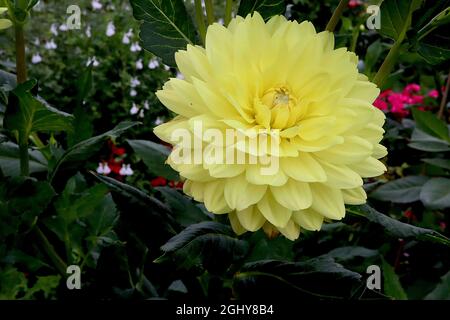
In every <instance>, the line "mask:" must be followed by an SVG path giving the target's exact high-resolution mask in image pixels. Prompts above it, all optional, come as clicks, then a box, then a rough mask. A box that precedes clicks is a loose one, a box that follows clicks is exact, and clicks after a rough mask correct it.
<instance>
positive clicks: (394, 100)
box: [387, 92, 409, 117]
mask: <svg viewBox="0 0 450 320" xmlns="http://www.w3.org/2000/svg"><path fill="white" fill-rule="evenodd" d="M407 99H408V97H407V96H405V95H403V94H402V93H397V92H394V93H392V94H391V95H390V96H389V97H388V98H387V100H388V102H389V103H390V104H391V112H392V113H394V114H397V115H398V116H401V117H404V116H407V115H408V114H409V111H408V110H407V109H405V103H406V102H407Z"/></svg>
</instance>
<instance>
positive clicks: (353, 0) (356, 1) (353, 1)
mask: <svg viewBox="0 0 450 320" xmlns="http://www.w3.org/2000/svg"><path fill="white" fill-rule="evenodd" d="M360 5H362V1H361V0H350V1H349V2H348V7H349V8H350V9H354V8H356V7H359V6H360Z"/></svg>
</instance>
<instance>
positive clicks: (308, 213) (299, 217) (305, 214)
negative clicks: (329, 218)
mask: <svg viewBox="0 0 450 320" xmlns="http://www.w3.org/2000/svg"><path fill="white" fill-rule="evenodd" d="M292 219H293V220H294V221H295V222H296V223H297V224H298V225H299V226H300V227H301V228H303V229H306V230H309V231H318V230H320V228H321V227H322V223H323V215H321V214H320V213H318V212H317V211H314V210H313V209H311V208H308V209H305V210H299V211H295V212H293V213H292Z"/></svg>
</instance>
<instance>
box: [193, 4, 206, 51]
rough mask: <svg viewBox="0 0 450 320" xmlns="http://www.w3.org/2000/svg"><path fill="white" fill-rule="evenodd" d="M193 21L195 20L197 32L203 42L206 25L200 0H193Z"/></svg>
mask: <svg viewBox="0 0 450 320" xmlns="http://www.w3.org/2000/svg"><path fill="white" fill-rule="evenodd" d="M195 22H197V27H198V32H199V33H200V37H201V38H202V42H203V43H205V38H206V25H205V17H204V16H203V8H202V1H201V0H195Z"/></svg>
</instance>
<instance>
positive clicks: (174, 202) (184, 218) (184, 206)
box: [155, 187, 209, 227]
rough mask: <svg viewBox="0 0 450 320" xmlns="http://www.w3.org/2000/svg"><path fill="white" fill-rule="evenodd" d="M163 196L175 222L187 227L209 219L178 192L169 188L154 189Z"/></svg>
mask: <svg viewBox="0 0 450 320" xmlns="http://www.w3.org/2000/svg"><path fill="white" fill-rule="evenodd" d="M155 189H156V190H158V191H159V192H161V194H162V195H163V197H164V199H165V201H166V203H167V204H168V206H169V207H170V209H172V210H171V211H172V213H173V215H174V218H175V220H176V221H177V222H178V223H179V224H180V225H182V226H183V227H187V226H189V225H191V224H194V223H198V222H202V221H204V220H209V218H208V217H207V216H206V215H205V214H204V213H203V211H202V210H201V209H200V208H199V207H197V206H196V205H195V204H194V203H193V202H192V200H190V199H188V198H187V197H186V196H184V195H182V194H181V193H180V192H178V191H177V190H175V189H173V188H169V187H157V188H155Z"/></svg>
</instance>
